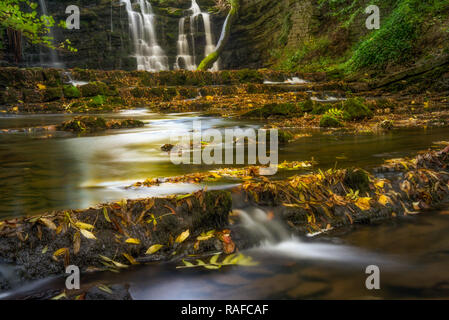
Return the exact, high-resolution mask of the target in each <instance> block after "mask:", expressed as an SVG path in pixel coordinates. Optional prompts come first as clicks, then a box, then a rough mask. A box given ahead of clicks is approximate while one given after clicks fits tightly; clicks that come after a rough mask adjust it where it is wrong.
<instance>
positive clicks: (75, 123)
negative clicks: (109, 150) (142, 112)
mask: <svg viewBox="0 0 449 320" xmlns="http://www.w3.org/2000/svg"><path fill="white" fill-rule="evenodd" d="M144 125H145V124H144V123H143V122H142V121H140V120H132V119H125V120H109V121H106V120H105V119H104V118H102V117H93V116H79V117H75V118H74V119H72V120H69V121H66V122H64V123H62V124H61V125H59V126H58V127H57V129H58V130H62V131H72V132H95V131H102V130H107V129H122V128H138V127H143V126H144Z"/></svg>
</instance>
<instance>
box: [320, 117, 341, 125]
mask: <svg viewBox="0 0 449 320" xmlns="http://www.w3.org/2000/svg"><path fill="white" fill-rule="evenodd" d="M342 126H343V124H342V123H341V122H340V121H339V120H338V119H336V118H335V117H333V116H331V115H328V114H325V115H323V116H322V117H321V120H320V127H322V128H340V127H342Z"/></svg>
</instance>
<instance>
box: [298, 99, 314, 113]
mask: <svg viewBox="0 0 449 320" xmlns="http://www.w3.org/2000/svg"><path fill="white" fill-rule="evenodd" d="M314 106H315V103H314V102H313V101H312V100H311V99H307V100H306V101H303V102H300V103H299V109H300V110H301V111H302V112H312V111H313V108H314Z"/></svg>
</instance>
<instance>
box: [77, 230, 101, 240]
mask: <svg viewBox="0 0 449 320" xmlns="http://www.w3.org/2000/svg"><path fill="white" fill-rule="evenodd" d="M80 232H81V234H82V235H83V236H84V237H86V238H87V239H92V240H97V238H96V237H95V235H94V234H93V233H92V232H90V231H87V230H86V229H80Z"/></svg>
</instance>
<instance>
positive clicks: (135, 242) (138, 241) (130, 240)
mask: <svg viewBox="0 0 449 320" xmlns="http://www.w3.org/2000/svg"><path fill="white" fill-rule="evenodd" d="M125 242H126V243H131V244H140V240H139V239H135V238H128V239H126V241H125Z"/></svg>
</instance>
